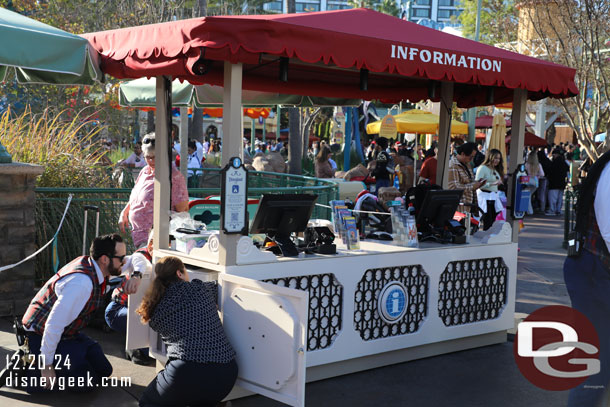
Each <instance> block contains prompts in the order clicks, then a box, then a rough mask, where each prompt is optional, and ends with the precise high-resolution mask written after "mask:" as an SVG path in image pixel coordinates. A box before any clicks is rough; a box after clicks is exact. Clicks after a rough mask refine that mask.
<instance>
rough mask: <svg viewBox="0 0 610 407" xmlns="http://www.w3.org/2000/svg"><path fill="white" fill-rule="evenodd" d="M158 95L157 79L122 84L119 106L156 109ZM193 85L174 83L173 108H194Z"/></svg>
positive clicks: (137, 80) (142, 79)
mask: <svg viewBox="0 0 610 407" xmlns="http://www.w3.org/2000/svg"><path fill="white" fill-rule="evenodd" d="M156 95H157V88H156V79H155V78H151V79H147V78H140V79H135V80H133V81H125V82H121V84H120V85H119V105H120V106H125V107H155V106H156V105H155V100H156ZM193 103H194V101H193V85H191V84H190V83H188V82H184V83H180V81H179V80H177V79H175V80H174V81H172V106H173V107H191V106H193Z"/></svg>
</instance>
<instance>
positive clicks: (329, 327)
mask: <svg viewBox="0 0 610 407" xmlns="http://www.w3.org/2000/svg"><path fill="white" fill-rule="evenodd" d="M263 282H265V283H271V284H275V285H278V286H281V287H288V288H294V289H297V290H303V291H307V292H309V315H308V318H307V322H308V328H309V329H308V330H307V350H308V351H312V350H319V349H325V348H328V347H329V346H330V345H331V344H332V343H333V341H334V340H335V338H336V337H337V334H338V333H339V332H340V331H341V324H342V320H343V319H342V316H343V286H342V285H341V284H339V282H338V281H337V279H336V278H335V275H334V274H316V275H312V276H298V277H285V278H274V279H270V280H263Z"/></svg>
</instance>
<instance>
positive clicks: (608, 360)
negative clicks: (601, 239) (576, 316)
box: [563, 250, 610, 407]
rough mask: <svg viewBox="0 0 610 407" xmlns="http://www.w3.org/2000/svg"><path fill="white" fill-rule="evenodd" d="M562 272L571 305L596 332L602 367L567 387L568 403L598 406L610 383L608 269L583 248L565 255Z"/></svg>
mask: <svg viewBox="0 0 610 407" xmlns="http://www.w3.org/2000/svg"><path fill="white" fill-rule="evenodd" d="M563 276H564V280H565V283H566V288H567V289H568V294H570V300H571V301H572V308H574V309H576V310H578V311H580V312H582V313H583V314H584V315H585V316H586V317H587V318H588V319H589V320H590V321H591V323H592V324H593V326H594V327H595V329H596V330H597V335H598V336H599V345H600V350H599V360H600V365H601V371H600V372H599V373H598V374H596V375H593V376H590V377H589V378H587V380H585V382H584V383H582V384H581V385H580V386H578V387H575V388H573V389H572V390H570V396H569V399H568V406H570V407H576V406H579V407H581V406H582V407H587V406H591V407H593V406H597V405H598V403H600V401H601V400H602V397H604V393H605V392H607V391H608V385H609V384H610V323H609V318H610V294H609V293H610V270H608V268H606V267H604V265H603V264H602V262H601V261H600V260H599V258H597V257H596V256H594V255H593V254H591V253H590V252H588V251H586V250H583V253H582V255H581V256H580V257H577V258H572V257H568V258H566V260H565V262H564V264H563Z"/></svg>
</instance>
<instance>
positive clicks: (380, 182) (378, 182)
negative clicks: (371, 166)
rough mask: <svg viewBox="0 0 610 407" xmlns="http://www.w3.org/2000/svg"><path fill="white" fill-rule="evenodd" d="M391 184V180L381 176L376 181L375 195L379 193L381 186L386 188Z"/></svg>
mask: <svg viewBox="0 0 610 407" xmlns="http://www.w3.org/2000/svg"><path fill="white" fill-rule="evenodd" d="M389 186H390V180H389V179H388V178H387V177H386V178H380V179H378V180H376V181H375V195H379V188H385V187H389Z"/></svg>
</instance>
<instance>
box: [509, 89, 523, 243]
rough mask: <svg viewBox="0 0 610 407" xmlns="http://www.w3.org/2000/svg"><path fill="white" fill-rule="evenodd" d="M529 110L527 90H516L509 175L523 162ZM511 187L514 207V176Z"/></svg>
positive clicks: (514, 221) (515, 239)
mask: <svg viewBox="0 0 610 407" xmlns="http://www.w3.org/2000/svg"><path fill="white" fill-rule="evenodd" d="M526 108H527V90H525V89H515V91H514V93H513V114H512V117H511V121H512V130H511V138H510V162H509V163H508V164H509V166H508V173H509V174H514V173H515V171H516V170H517V165H519V162H520V161H522V160H523V141H524V139H525V109H526ZM509 179H510V183H511V185H508V188H507V190H508V193H509V196H508V198H507V202H509V203H510V205H511V206H512V205H514V203H513V200H514V197H513V196H512V195H513V192H512V191H513V186H512V184H513V183H515V182H517V180H516V179H515V177H514V176H511V177H510V178H509ZM510 212H511V213H510V214H508V211H507V214H508V216H510V220H511V222H510V223H511V227H512V228H513V236H512V241H513V243H517V242H518V241H519V237H518V236H519V220H518V219H515V218H514V217H513V216H512V211H510Z"/></svg>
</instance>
